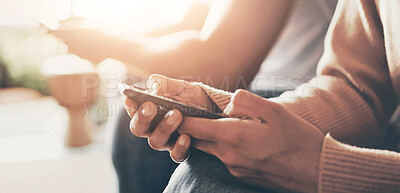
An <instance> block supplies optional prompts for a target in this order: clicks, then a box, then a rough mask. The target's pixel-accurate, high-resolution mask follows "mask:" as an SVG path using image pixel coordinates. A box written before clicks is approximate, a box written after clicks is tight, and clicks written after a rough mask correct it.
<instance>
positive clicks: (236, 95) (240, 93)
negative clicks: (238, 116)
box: [232, 89, 248, 105]
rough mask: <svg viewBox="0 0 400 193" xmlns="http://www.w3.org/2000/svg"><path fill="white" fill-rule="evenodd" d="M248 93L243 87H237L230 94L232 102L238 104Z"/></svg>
mask: <svg viewBox="0 0 400 193" xmlns="http://www.w3.org/2000/svg"><path fill="white" fill-rule="evenodd" d="M247 95H248V91H246V90H243V89H238V90H236V91H235V93H234V94H233V96H232V103H233V104H234V105H239V104H240V103H241V101H242V100H243V99H245V98H246V97H247Z"/></svg>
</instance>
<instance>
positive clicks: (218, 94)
mask: <svg viewBox="0 0 400 193" xmlns="http://www.w3.org/2000/svg"><path fill="white" fill-rule="evenodd" d="M192 84H194V85H198V86H200V88H202V89H203V91H204V92H205V93H206V94H207V95H208V96H209V97H210V98H211V100H212V101H213V102H214V103H215V104H216V105H217V106H218V107H219V108H220V109H221V111H224V109H225V108H226V106H227V105H228V104H229V102H230V101H231V97H232V93H230V92H227V91H224V90H219V89H216V88H213V87H211V86H208V85H205V84H203V83H201V82H192Z"/></svg>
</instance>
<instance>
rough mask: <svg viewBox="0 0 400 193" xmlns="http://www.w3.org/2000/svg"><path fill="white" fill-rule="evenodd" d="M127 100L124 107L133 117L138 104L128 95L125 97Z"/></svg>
mask: <svg viewBox="0 0 400 193" xmlns="http://www.w3.org/2000/svg"><path fill="white" fill-rule="evenodd" d="M124 99H125V102H124V107H125V110H126V112H127V113H128V115H129V117H131V118H132V117H133V115H134V114H135V113H136V110H137V104H136V102H134V101H132V100H131V99H129V98H128V97H124Z"/></svg>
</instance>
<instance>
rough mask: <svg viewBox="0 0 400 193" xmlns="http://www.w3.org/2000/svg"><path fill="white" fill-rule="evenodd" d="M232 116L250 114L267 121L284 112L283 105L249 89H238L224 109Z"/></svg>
mask: <svg viewBox="0 0 400 193" xmlns="http://www.w3.org/2000/svg"><path fill="white" fill-rule="evenodd" d="M224 113H225V114H227V115H228V116H230V117H240V116H244V115H245V116H249V117H254V118H257V119H262V120H265V121H268V120H274V119H275V117H278V116H281V114H282V113H283V108H282V105H281V104H279V103H275V102H272V101H269V100H267V99H264V98H262V97H260V96H258V95H255V94H253V93H250V92H249V91H246V90H242V89H239V90H237V91H236V92H235V93H234V94H233V96H232V98H231V101H230V103H229V104H228V105H227V107H226V108H225V110H224Z"/></svg>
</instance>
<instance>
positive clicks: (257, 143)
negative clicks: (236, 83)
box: [178, 90, 324, 192]
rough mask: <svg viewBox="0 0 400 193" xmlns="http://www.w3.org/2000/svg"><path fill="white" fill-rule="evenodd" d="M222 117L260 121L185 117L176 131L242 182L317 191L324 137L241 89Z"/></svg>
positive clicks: (283, 188)
mask: <svg viewBox="0 0 400 193" xmlns="http://www.w3.org/2000/svg"><path fill="white" fill-rule="evenodd" d="M225 113H226V114H228V115H229V116H230V117H239V116H243V115H247V116H250V117H256V118H260V119H262V120H264V121H265V122H257V121H254V120H243V119H238V118H224V119H217V120H213V119H203V118H193V117H184V119H183V122H182V125H181V126H180V128H179V129H178V131H179V132H180V133H181V134H187V135H189V136H191V137H192V145H193V146H195V147H196V148H198V149H200V150H202V151H205V152H207V153H210V154H212V155H215V156H216V157H218V158H219V159H220V160H221V161H222V162H223V163H224V164H225V165H226V166H227V168H228V170H229V171H230V173H231V174H232V175H233V176H235V177H237V178H238V179H239V180H242V181H244V182H248V183H252V184H255V185H259V186H262V187H267V188H272V189H275V190H278V191H287V190H289V191H296V192H317V191H318V172H319V169H318V167H319V161H320V152H321V146H322V142H323V139H324V136H323V134H322V133H321V132H320V131H319V130H318V129H316V128H315V127H314V126H312V125H311V124H309V123H308V122H306V121H304V120H302V119H301V118H300V117H298V116H297V115H295V114H293V113H292V112H290V111H289V110H288V109H286V108H285V107H284V106H282V105H281V104H278V103H274V102H272V101H269V100H266V99H263V98H261V97H259V96H256V95H254V94H251V93H249V92H247V91H244V90H238V91H237V92H235V94H234V96H233V98H232V99H231V102H230V104H229V105H228V107H227V109H226V110H225Z"/></svg>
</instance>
